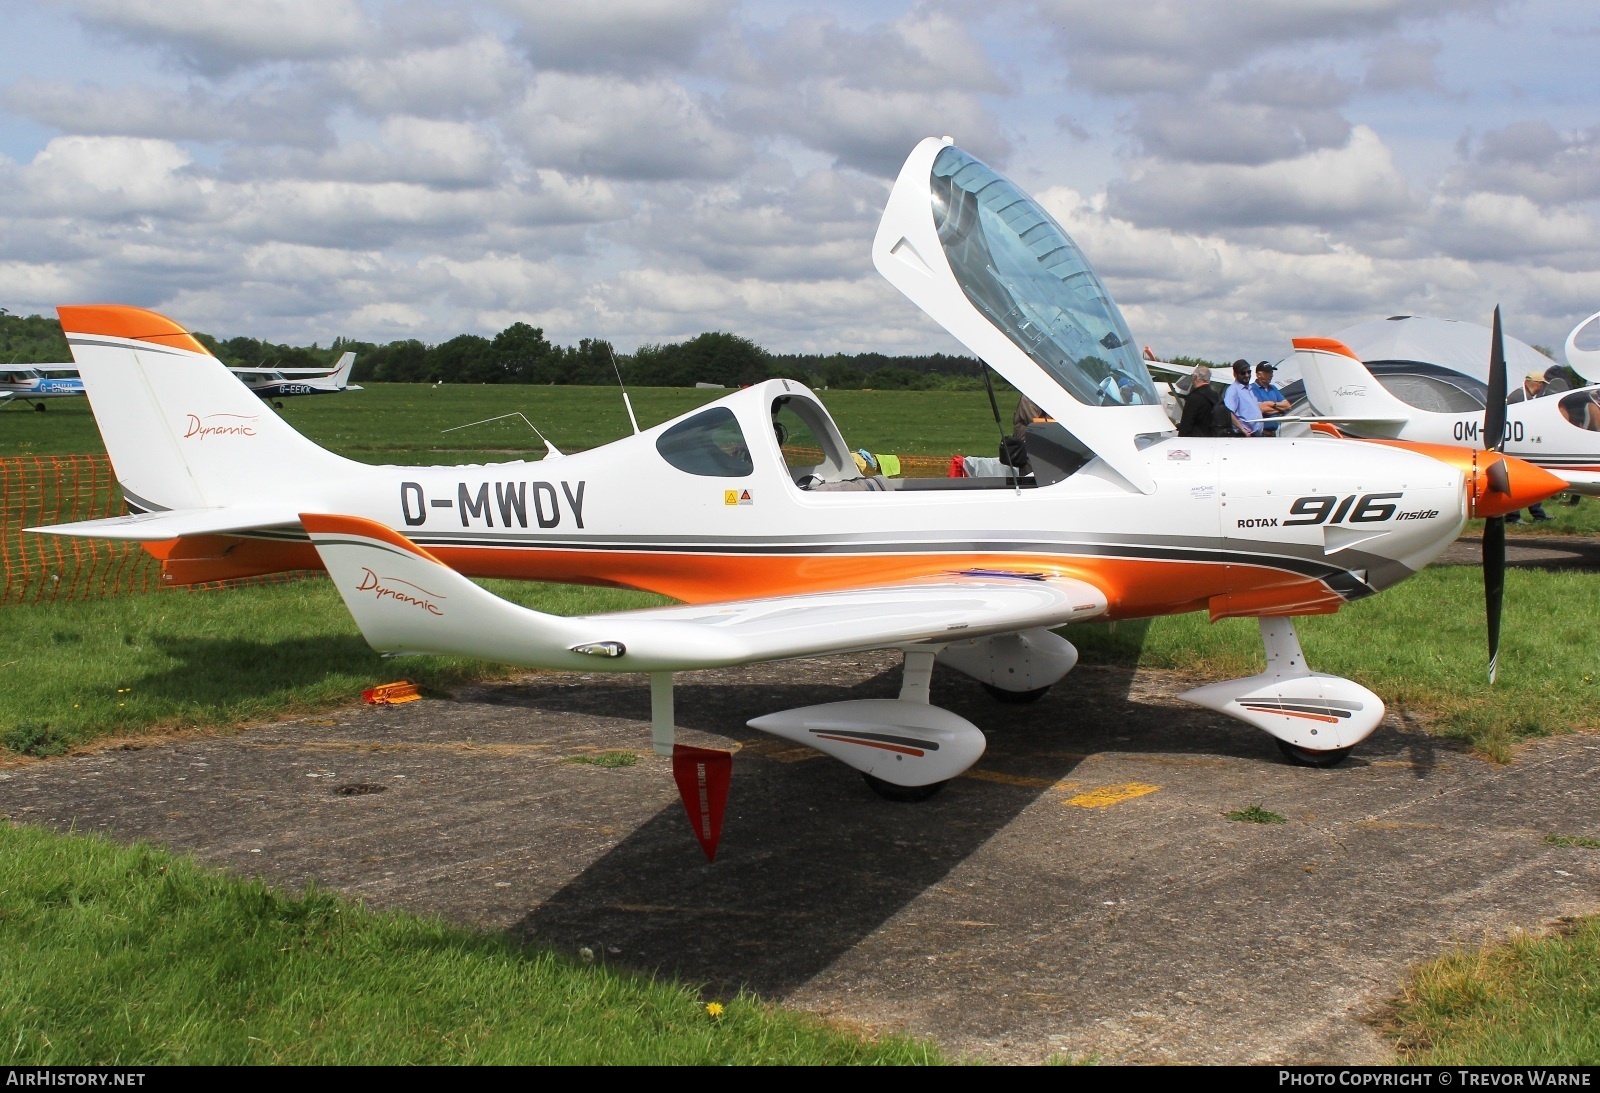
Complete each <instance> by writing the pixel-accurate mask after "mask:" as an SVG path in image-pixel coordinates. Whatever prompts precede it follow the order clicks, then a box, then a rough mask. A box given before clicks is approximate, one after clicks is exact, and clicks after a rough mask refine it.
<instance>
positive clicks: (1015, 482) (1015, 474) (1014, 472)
mask: <svg viewBox="0 0 1600 1093" xmlns="http://www.w3.org/2000/svg"><path fill="white" fill-rule="evenodd" d="M978 367H979V368H980V369H981V370H982V372H983V389H984V390H985V391H987V392H989V409H991V410H993V411H994V427H995V431H996V432H998V433H999V434H1000V454H1001V456H1002V457H1003V456H1004V455H1005V451H1006V427H1005V426H1004V425H1002V424H1001V423H1000V403H999V402H998V401H997V400H996V399H995V397H994V383H993V382H992V381H991V380H990V379H989V365H988V362H986V361H979V362H978ZM1000 462H1001V463H1002V464H1003V465H1004V466H1005V468H1006V469H1007V470H1008V471H1010V473H1009V474H1007V475H1006V477H1007V478H1009V479H1011V484H1012V486H1013V487H1015V489H1016V491H1017V493H1018V495H1019V496H1020V495H1021V493H1022V468H1021V467H1013V466H1012V465H1011V464H1010V463H1006V462H1005V460H1004V458H1002V459H1001V461H1000Z"/></svg>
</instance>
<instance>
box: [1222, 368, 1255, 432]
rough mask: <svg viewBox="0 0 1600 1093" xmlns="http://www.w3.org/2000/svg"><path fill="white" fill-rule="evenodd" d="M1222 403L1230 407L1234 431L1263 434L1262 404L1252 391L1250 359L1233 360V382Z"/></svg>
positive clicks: (1229, 385)
mask: <svg viewBox="0 0 1600 1093" xmlns="http://www.w3.org/2000/svg"><path fill="white" fill-rule="evenodd" d="M1222 404H1223V405H1224V406H1226V407H1227V408H1228V415H1229V417H1230V418H1231V419H1232V422H1233V431H1234V432H1235V433H1236V434H1237V435H1239V436H1260V435H1261V404H1260V403H1259V402H1257V401H1256V397H1255V396H1254V395H1252V394H1251V393H1250V362H1249V361H1246V360H1237V361H1234V362H1233V382H1232V383H1230V384H1228V390H1227V391H1226V392H1225V393H1224V394H1223V396H1222Z"/></svg>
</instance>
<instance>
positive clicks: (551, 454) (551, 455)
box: [439, 410, 561, 459]
mask: <svg viewBox="0 0 1600 1093" xmlns="http://www.w3.org/2000/svg"><path fill="white" fill-rule="evenodd" d="M508 417H520V418H521V419H522V423H523V424H524V425H526V426H527V427H528V428H530V429H532V430H533V435H534V436H536V437H538V438H539V439H540V440H543V441H544V457H545V458H546V459H560V458H561V450H560V449H559V448H557V447H556V446H555V445H554V444H552V443H550V441H549V439H548V438H547V437H546V436H545V435H544V434H543V433H541V432H540V431H539V428H538V426H536V425H534V423H533V422H531V421H529V420H528V415H526V414H524V413H523V412H522V411H520V410H513V411H512V412H511V413H509V414H500V415H499V416H498V417H486V418H484V419H483V420H482V421H469V422H467V423H466V424H465V425H452V426H450V428H448V429H440V430H439V431H440V432H441V433H453V432H455V431H456V430H457V429H470V428H472V427H473V426H474V425H487V424H489V422H491V421H504V420H505V419H506V418H508Z"/></svg>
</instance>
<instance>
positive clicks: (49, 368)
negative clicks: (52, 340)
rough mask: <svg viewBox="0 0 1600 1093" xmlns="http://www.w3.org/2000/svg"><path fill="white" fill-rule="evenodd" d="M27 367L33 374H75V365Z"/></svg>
mask: <svg viewBox="0 0 1600 1093" xmlns="http://www.w3.org/2000/svg"><path fill="white" fill-rule="evenodd" d="M27 367H29V368H31V369H33V370H34V371H35V372H76V371H77V370H78V366H77V365H76V364H30V365H28V366H27Z"/></svg>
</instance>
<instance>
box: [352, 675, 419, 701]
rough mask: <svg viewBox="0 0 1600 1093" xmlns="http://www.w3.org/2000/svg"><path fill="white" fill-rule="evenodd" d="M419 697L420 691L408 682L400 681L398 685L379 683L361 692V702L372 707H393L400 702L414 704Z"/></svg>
mask: <svg viewBox="0 0 1600 1093" xmlns="http://www.w3.org/2000/svg"><path fill="white" fill-rule="evenodd" d="M421 697H422V692H421V690H420V689H419V688H418V687H417V685H416V684H415V683H412V682H410V681H408V680H401V681H400V682H399V683H380V684H379V685H378V686H376V687H368V688H367V689H366V690H364V691H362V692H361V701H363V702H368V703H371V704H372V705H374V706H395V705H398V704H400V703H401V702H415V701H417V700H418V699H419V698H421Z"/></svg>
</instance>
